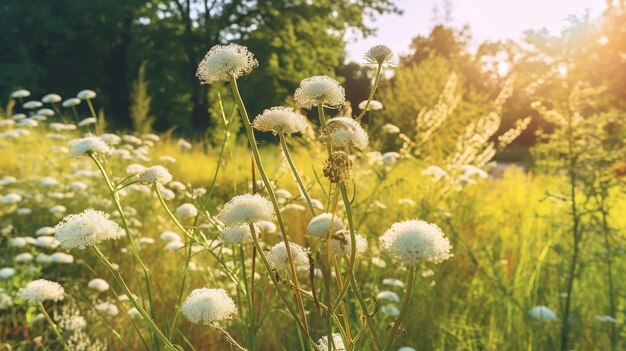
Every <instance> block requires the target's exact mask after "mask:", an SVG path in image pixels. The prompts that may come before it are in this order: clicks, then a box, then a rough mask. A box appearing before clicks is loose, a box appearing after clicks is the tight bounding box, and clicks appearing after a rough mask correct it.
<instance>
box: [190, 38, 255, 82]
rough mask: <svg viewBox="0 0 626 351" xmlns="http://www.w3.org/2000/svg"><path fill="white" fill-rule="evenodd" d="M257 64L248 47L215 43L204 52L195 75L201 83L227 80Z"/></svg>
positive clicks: (246, 72) (249, 70) (248, 71)
mask: <svg viewBox="0 0 626 351" xmlns="http://www.w3.org/2000/svg"><path fill="white" fill-rule="evenodd" d="M258 65H259V62H258V61H257V60H256V59H255V58H254V55H253V54H252V53H251V52H250V51H248V48H246V47H245V46H241V45H238V44H228V45H215V46H214V47H212V48H211V49H210V50H209V52H207V53H206V55H205V56H204V58H203V59H202V61H200V64H199V65H198V69H197V70H196V76H197V77H198V79H199V80H200V82H201V83H202V84H211V83H213V82H216V81H220V80H225V81H227V80H229V79H230V77H231V76H233V77H234V78H239V77H241V76H243V75H246V74H248V73H250V72H252V70H253V69H254V68H255V67H256V66H258Z"/></svg>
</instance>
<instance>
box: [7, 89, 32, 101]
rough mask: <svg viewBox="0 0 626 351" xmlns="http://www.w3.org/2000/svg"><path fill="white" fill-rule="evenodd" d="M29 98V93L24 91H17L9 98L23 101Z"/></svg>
mask: <svg viewBox="0 0 626 351" xmlns="http://www.w3.org/2000/svg"><path fill="white" fill-rule="evenodd" d="M29 96H30V91H28V90H26V89H19V90H16V91H14V92H12V93H11V97H12V98H14V99H23V98H25V97H29Z"/></svg>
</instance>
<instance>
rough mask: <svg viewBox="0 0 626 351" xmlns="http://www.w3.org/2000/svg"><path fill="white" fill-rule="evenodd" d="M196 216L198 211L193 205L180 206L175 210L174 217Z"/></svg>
mask: <svg viewBox="0 0 626 351" xmlns="http://www.w3.org/2000/svg"><path fill="white" fill-rule="evenodd" d="M197 215H198V210H197V209H196V206H194V205H193V204H182V205H180V206H178V208H177V209H176V217H180V218H191V217H195V216H197Z"/></svg>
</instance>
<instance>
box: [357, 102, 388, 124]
mask: <svg viewBox="0 0 626 351" xmlns="http://www.w3.org/2000/svg"><path fill="white" fill-rule="evenodd" d="M366 105H367V100H363V101H361V102H360V103H359V109H361V110H363V109H364V108H365V106H366ZM382 109H383V103H382V102H380V101H378V100H372V101H370V105H369V106H368V107H367V110H368V111H378V110H382ZM383 129H384V126H383Z"/></svg>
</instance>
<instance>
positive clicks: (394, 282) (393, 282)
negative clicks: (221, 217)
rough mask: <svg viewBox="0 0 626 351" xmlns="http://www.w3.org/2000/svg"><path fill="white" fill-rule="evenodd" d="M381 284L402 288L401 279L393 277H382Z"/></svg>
mask: <svg viewBox="0 0 626 351" xmlns="http://www.w3.org/2000/svg"><path fill="white" fill-rule="evenodd" d="M383 285H389V286H393V287H396V288H400V289H404V283H403V282H402V280H399V279H394V278H385V279H383Z"/></svg>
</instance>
